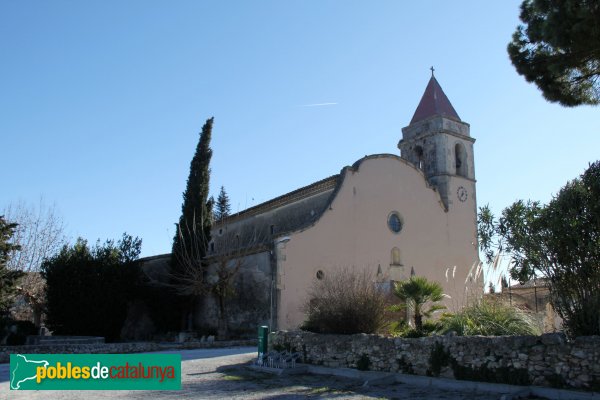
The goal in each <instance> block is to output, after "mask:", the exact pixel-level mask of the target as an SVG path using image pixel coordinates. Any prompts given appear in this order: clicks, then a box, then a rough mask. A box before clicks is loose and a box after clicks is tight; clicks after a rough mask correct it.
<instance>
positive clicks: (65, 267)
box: [42, 234, 141, 342]
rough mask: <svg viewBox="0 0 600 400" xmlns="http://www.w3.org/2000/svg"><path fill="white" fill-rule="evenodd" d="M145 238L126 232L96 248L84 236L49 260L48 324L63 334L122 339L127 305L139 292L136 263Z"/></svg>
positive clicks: (46, 274)
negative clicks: (142, 240)
mask: <svg viewBox="0 0 600 400" xmlns="http://www.w3.org/2000/svg"><path fill="white" fill-rule="evenodd" d="M140 247H141V240H139V239H137V238H135V239H134V238H132V237H131V236H129V235H126V234H125V235H123V238H122V239H121V240H120V241H118V242H117V243H116V244H115V243H114V242H113V241H107V242H106V243H105V244H103V245H100V243H98V244H97V245H96V246H95V247H92V248H90V247H89V246H88V244H87V242H86V241H85V240H83V239H79V240H78V241H77V243H75V244H74V245H73V246H72V247H69V246H65V247H64V248H63V249H62V250H61V252H60V253H59V254H57V255H56V256H54V257H53V258H51V259H49V260H46V261H44V263H43V264H42V275H43V277H44V278H45V279H46V283H47V303H48V305H47V322H46V323H47V326H48V327H49V328H50V329H51V330H52V331H53V332H54V333H55V334H58V335H83V336H104V337H105V338H106V340H107V341H109V342H110V341H116V340H118V339H119V336H120V333H121V328H122V326H123V322H124V321H125V317H126V315H127V304H128V302H130V301H131V300H132V299H133V297H134V296H135V295H136V292H137V291H138V283H139V280H140V277H141V273H140V267H139V265H138V264H137V263H136V262H135V260H136V259H137V256H138V255H139V252H140Z"/></svg>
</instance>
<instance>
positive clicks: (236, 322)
mask: <svg viewBox="0 0 600 400" xmlns="http://www.w3.org/2000/svg"><path fill="white" fill-rule="evenodd" d="M236 261H237V260H234V262H236ZM240 262H241V266H240V270H239V272H238V274H237V276H236V277H235V283H234V289H233V291H232V293H231V295H230V296H229V297H228V298H227V300H226V309H227V314H228V318H227V320H228V328H229V330H230V333H231V334H232V336H235V337H255V336H256V329H257V327H258V326H261V325H270V324H269V322H270V318H271V293H272V285H271V276H272V273H271V254H270V252H269V251H265V252H261V253H257V254H252V255H249V256H246V257H244V258H243V259H241V260H240ZM211 268H214V265H213V266H211ZM218 313H219V308H218V303H217V299H216V298H215V297H214V296H211V295H208V296H205V297H204V298H203V299H202V300H200V301H199V304H198V312H197V313H196V316H195V325H196V326H200V327H202V328H203V329H204V330H207V331H208V332H216V329H217V323H218V318H219V314H218Z"/></svg>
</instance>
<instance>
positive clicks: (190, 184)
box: [171, 117, 214, 312]
mask: <svg viewBox="0 0 600 400" xmlns="http://www.w3.org/2000/svg"><path fill="white" fill-rule="evenodd" d="M213 120H214V117H213V118H209V119H208V120H206V123H205V124H204V126H203V127H202V132H201V133H200V140H199V141H198V145H197V146H196V153H195V154H194V157H193V158H192V161H191V163H190V174H189V177H188V180H187V186H186V189H185V192H183V204H182V205H181V217H180V218H179V223H177V224H176V230H175V237H174V239H173V251H172V255H171V269H172V276H173V277H174V282H172V283H173V284H174V285H175V286H177V285H178V284H183V282H185V281H186V279H187V278H186V277H184V276H183V275H182V274H183V273H182V270H183V269H184V267H183V266H182V265H181V260H182V259H190V258H192V259H194V260H196V261H197V265H198V267H199V268H203V267H204V262H203V259H204V256H205V255H206V249H207V245H208V242H209V241H210V228H211V219H212V207H213V201H212V200H210V199H209V197H208V192H209V182H210V166H209V165H210V159H211V157H212V150H211V148H210V139H211V133H212V126H213ZM178 281H181V282H178ZM189 300H190V302H191V303H188V304H193V299H189ZM184 303H187V302H184ZM189 307H190V308H191V305H190V306H189ZM184 308H188V307H185V306H184ZM187 311H188V312H189V311H190V309H188V310H187Z"/></svg>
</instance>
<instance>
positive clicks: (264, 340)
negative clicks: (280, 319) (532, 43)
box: [258, 325, 269, 358]
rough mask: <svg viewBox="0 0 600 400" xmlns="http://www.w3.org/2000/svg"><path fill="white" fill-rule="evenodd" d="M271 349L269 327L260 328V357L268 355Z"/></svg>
mask: <svg viewBox="0 0 600 400" xmlns="http://www.w3.org/2000/svg"><path fill="white" fill-rule="evenodd" d="M268 347H269V327H268V326H264V325H263V326H259V327H258V357H259V358H260V357H261V356H263V355H265V354H267V351H268Z"/></svg>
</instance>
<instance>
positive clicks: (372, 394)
mask: <svg viewBox="0 0 600 400" xmlns="http://www.w3.org/2000/svg"><path fill="white" fill-rule="evenodd" d="M165 353H169V352H165ZM180 353H181V355H182V390H180V391H164V392H159V391H60V392H53V391H22V392H20V391H10V390H9V383H8V364H3V365H0V399H9V398H10V399H32V400H37V399H39V400H41V399H44V400H45V399H50V400H52V399H58V400H71V399H231V400H234V399H235V400H237V399H249V400H250V399H285V400H291V399H304V398H310V399H413V400H420V399H433V400H436V399H445V400H467V399H473V400H479V399H498V398H499V397H500V396H499V395H498V394H488V393H474V392H459V391H444V390H440V389H434V388H424V387H416V386H411V385H406V384H392V385H382V386H368V387H363V386H362V383H363V382H361V381H357V380H352V379H345V378H337V377H331V376H325V375H296V376H293V375H292V376H289V375H287V376H274V375H271V374H267V373H263V372H256V371H251V370H249V369H247V368H246V367H245V365H246V364H247V363H248V362H250V361H251V360H252V359H253V357H255V355H256V349H255V348H254V347H241V348H239V347H238V348H231V349H201V350H185V351H181V352H180Z"/></svg>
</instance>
